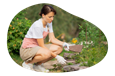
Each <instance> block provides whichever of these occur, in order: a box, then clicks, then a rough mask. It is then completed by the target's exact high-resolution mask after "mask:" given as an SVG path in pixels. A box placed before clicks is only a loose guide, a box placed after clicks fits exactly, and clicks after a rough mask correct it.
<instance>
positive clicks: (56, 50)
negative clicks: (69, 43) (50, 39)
mask: <svg viewBox="0 0 115 76" xmlns="http://www.w3.org/2000/svg"><path fill="white" fill-rule="evenodd" d="M62 50H63V47H62V46H59V45H52V46H51V47H50V51H52V52H54V53H56V54H60V53H61V52H62Z"/></svg>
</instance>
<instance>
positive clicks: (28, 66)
mask: <svg viewBox="0 0 115 76" xmlns="http://www.w3.org/2000/svg"><path fill="white" fill-rule="evenodd" d="M22 67H24V68H26V69H29V70H32V69H33V64H31V63H28V64H27V63H26V62H23V63H22Z"/></svg>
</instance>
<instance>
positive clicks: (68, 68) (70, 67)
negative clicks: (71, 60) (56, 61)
mask: <svg viewBox="0 0 115 76" xmlns="http://www.w3.org/2000/svg"><path fill="white" fill-rule="evenodd" d="M63 70H64V71H65V72H70V71H77V70H79V65H77V64H75V65H67V66H64V67H63Z"/></svg>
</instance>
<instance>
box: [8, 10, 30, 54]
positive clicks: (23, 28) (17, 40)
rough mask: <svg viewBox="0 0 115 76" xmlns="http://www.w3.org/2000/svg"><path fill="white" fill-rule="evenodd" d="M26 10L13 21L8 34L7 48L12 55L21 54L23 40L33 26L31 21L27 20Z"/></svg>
mask: <svg viewBox="0 0 115 76" xmlns="http://www.w3.org/2000/svg"><path fill="white" fill-rule="evenodd" d="M25 13H26V12H25V10H23V11H21V12H19V13H18V14H17V15H16V16H15V17H14V18H13V20H12V21H11V23H10V26H9V28H8V33H7V47H8V51H9V52H10V53H11V52H13V53H19V48H20V46H21V44H22V40H23V38H24V37H25V34H26V33H27V30H28V29H29V27H30V26H31V21H30V20H28V19H27V18H25V16H24V14H25Z"/></svg>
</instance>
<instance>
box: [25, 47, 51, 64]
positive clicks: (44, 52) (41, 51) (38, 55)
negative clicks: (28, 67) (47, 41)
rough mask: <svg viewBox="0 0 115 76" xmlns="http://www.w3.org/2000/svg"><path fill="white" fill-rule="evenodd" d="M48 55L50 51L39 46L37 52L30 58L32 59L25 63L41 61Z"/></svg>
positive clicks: (48, 56)
mask: <svg viewBox="0 0 115 76" xmlns="http://www.w3.org/2000/svg"><path fill="white" fill-rule="evenodd" d="M50 57H51V51H49V50H47V49H44V48H40V49H39V50H38V52H37V53H36V55H35V56H34V58H33V59H32V61H30V62H27V63H37V62H42V61H44V60H47V59H49V58H50Z"/></svg>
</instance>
